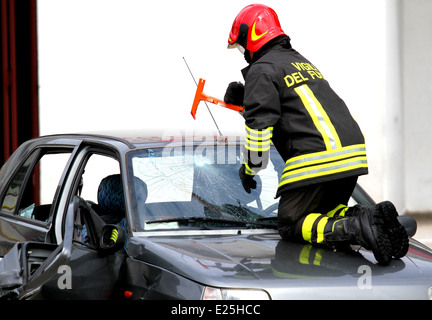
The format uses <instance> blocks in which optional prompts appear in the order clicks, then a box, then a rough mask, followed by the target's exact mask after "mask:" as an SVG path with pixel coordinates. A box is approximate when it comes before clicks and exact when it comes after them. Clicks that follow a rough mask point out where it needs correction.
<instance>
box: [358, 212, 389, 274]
mask: <svg viewBox="0 0 432 320" xmlns="http://www.w3.org/2000/svg"><path fill="white" fill-rule="evenodd" d="M358 218H359V219H360V224H361V226H362V233H363V241H364V242H365V243H364V244H361V243H360V244H361V245H363V246H364V247H365V248H366V249H368V250H371V251H372V253H373V255H374V257H375V259H376V260H377V261H378V264H381V265H388V264H390V262H391V259H392V254H391V250H392V245H391V242H390V239H389V237H388V234H387V232H386V230H385V228H384V219H383V217H382V216H381V214H380V213H379V211H378V210H377V209H376V208H375V207H370V208H369V210H367V211H364V212H363V213H362V214H360V215H358Z"/></svg>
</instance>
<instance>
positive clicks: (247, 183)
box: [239, 164, 257, 193]
mask: <svg viewBox="0 0 432 320" xmlns="http://www.w3.org/2000/svg"><path fill="white" fill-rule="evenodd" d="M245 169H246V167H245V165H244V164H243V165H242V166H241V168H240V170H239V176H240V180H241V182H242V185H243V188H244V189H245V191H246V192H247V193H251V189H256V186H257V183H256V181H255V180H254V178H253V177H254V176H251V175H249V174H246V171H245Z"/></svg>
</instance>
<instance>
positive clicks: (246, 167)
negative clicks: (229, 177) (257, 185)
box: [244, 163, 256, 176]
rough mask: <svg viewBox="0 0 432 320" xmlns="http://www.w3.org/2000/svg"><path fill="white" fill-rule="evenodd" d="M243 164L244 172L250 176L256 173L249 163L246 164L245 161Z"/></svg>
mask: <svg viewBox="0 0 432 320" xmlns="http://www.w3.org/2000/svg"><path fill="white" fill-rule="evenodd" d="M244 165H245V172H246V174H248V175H250V176H254V175H256V172H255V171H253V170H252V169H251V167H249V165H248V164H247V163H245V164H244Z"/></svg>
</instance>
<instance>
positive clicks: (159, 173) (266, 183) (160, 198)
mask: <svg viewBox="0 0 432 320" xmlns="http://www.w3.org/2000/svg"><path fill="white" fill-rule="evenodd" d="M242 148H243V144H241V143H239V142H238V141H236V142H235V143H229V142H228V143H205V142H204V143H195V144H190V145H184V144H168V145H166V146H164V147H160V146H159V147H148V148H141V149H135V150H133V151H130V152H128V153H127V155H126V165H127V172H128V177H127V179H128V182H127V183H128V187H129V189H130V190H129V192H128V195H127V196H128V197H129V201H130V207H131V209H132V211H133V219H132V220H133V222H134V227H133V230H135V231H138V232H146V231H160V230H165V231H167V230H177V231H178V230H223V229H233V228H234V229H239V228H241V229H243V228H244V229H257V228H258V229H275V228H276V216H277V207H278V199H275V195H276V190H277V185H278V183H279V177H280V174H281V173H282V170H283V166H284V162H283V160H282V158H281V157H280V155H279V153H278V152H277V151H276V149H275V148H274V147H273V146H272V148H271V150H270V161H269V164H268V166H267V168H266V169H265V170H261V172H260V173H259V174H258V176H257V177H255V179H256V180H257V189H256V190H252V192H251V193H250V194H248V193H247V192H246V191H245V190H244V189H243V187H242V185H241V180H240V178H239V175H238V170H239V168H240V166H241V162H242V159H243V158H242ZM275 161H276V162H277V163H278V170H279V171H280V172H279V173H278V172H276V170H275V167H274V164H273V163H274V162H275ZM144 194H145V195H144ZM143 195H144V196H143ZM143 199H144V201H143ZM143 204H144V205H143ZM158 206H159V207H160V208H159V209H157V208H156V207H158ZM151 207H153V209H152V208H151ZM182 208H183V209H184V208H189V209H192V210H195V211H194V212H185V211H184V212H183V213H182V214H178V213H179V212H180V213H181V212H182V211H181V210H182ZM265 210H267V211H265ZM174 211H175V212H176V213H177V214H175V213H174ZM166 212H169V214H168V213H166ZM176 219H178V221H176ZM157 220H160V223H157ZM164 220H165V221H164ZM146 222H148V223H146Z"/></svg>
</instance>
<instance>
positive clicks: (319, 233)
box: [316, 217, 329, 243]
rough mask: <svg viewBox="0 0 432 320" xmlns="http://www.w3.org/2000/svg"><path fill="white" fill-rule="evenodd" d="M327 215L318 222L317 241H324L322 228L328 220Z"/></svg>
mask: <svg viewBox="0 0 432 320" xmlns="http://www.w3.org/2000/svg"><path fill="white" fill-rule="evenodd" d="M328 219H329V217H324V218H322V219H321V220H320V221H319V222H318V227H317V240H316V242H317V243H323V242H324V229H325V226H326V224H327V222H328Z"/></svg>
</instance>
